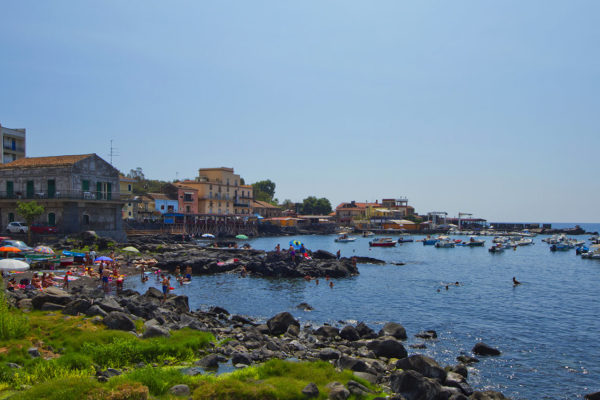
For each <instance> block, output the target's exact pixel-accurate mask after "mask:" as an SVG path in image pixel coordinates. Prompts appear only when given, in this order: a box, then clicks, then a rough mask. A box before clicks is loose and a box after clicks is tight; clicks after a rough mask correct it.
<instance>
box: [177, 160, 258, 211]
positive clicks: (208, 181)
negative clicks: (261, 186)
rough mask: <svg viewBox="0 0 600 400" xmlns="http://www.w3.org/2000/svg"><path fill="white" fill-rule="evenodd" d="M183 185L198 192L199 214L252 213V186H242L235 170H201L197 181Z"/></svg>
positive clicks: (184, 182)
mask: <svg viewBox="0 0 600 400" xmlns="http://www.w3.org/2000/svg"><path fill="white" fill-rule="evenodd" d="M181 185H183V186H186V187H189V188H192V189H195V190H197V192H198V214H215V215H229V214H246V215H249V214H251V212H252V208H251V200H252V186H249V185H242V184H241V178H240V176H239V175H238V174H235V173H234V170H233V168H226V167H220V168H200V169H199V170H198V177H197V178H196V179H195V180H189V181H183V182H181Z"/></svg>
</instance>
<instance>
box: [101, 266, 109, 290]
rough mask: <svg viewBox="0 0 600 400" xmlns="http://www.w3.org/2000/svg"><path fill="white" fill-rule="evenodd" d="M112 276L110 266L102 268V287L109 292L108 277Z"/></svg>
mask: <svg viewBox="0 0 600 400" xmlns="http://www.w3.org/2000/svg"><path fill="white" fill-rule="evenodd" d="M109 277H110V270H109V269H108V268H104V269H102V289H103V290H104V291H105V292H107V293H108V290H109V287H108V278H109Z"/></svg>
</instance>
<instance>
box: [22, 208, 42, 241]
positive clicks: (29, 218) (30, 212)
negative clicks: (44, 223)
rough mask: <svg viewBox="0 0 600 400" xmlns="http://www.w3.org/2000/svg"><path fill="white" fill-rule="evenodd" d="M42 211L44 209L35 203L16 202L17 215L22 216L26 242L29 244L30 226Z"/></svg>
mask: <svg viewBox="0 0 600 400" xmlns="http://www.w3.org/2000/svg"><path fill="white" fill-rule="evenodd" d="M44 211H45V210H44V207H43V206H41V205H39V204H38V203H37V202H36V201H33V200H32V201H17V214H19V215H20V216H22V217H23V219H24V220H25V223H26V224H27V241H28V242H29V243H31V225H33V221H35V219H36V218H37V217H39V216H40V215H42V214H43V213H44Z"/></svg>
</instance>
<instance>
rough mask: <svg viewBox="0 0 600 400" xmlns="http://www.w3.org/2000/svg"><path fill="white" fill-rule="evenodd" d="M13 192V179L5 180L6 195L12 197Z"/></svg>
mask: <svg viewBox="0 0 600 400" xmlns="http://www.w3.org/2000/svg"><path fill="white" fill-rule="evenodd" d="M13 193H14V183H13V181H6V196H7V197H12V196H13Z"/></svg>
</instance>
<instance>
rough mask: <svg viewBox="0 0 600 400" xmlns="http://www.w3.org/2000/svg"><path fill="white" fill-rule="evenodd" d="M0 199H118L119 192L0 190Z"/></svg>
mask: <svg viewBox="0 0 600 400" xmlns="http://www.w3.org/2000/svg"><path fill="white" fill-rule="evenodd" d="M0 199H16V200H21V199H31V200H36V199H63V200H98V201H110V200H120V194H119V193H106V192H92V191H83V190H56V191H54V192H49V191H34V192H33V193H31V192H29V193H27V192H20V191H13V192H0Z"/></svg>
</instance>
